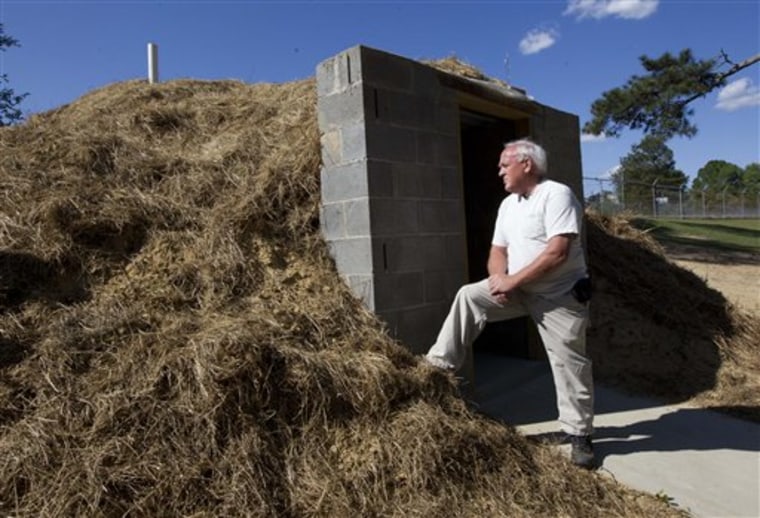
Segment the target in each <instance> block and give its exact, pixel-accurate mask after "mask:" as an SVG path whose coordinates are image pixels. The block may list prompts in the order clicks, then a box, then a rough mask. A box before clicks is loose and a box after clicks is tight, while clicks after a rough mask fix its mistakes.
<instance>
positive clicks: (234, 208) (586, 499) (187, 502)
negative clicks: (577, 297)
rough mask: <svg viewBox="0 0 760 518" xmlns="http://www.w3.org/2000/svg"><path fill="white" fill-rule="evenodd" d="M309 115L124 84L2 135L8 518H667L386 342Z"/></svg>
mask: <svg viewBox="0 0 760 518" xmlns="http://www.w3.org/2000/svg"><path fill="white" fill-rule="evenodd" d="M315 109H316V99H315V85H314V83H313V81H312V80H306V81H299V82H293V83H289V84H284V85H268V84H259V85H248V84H243V83H239V82H232V81H224V82H201V81H190V80H182V81H172V82H169V83H164V84H160V85H148V84H145V83H143V82H126V83H120V84H115V85H111V86H109V87H106V88H103V89H101V90H97V91H94V92H92V93H90V94H88V95H86V96H84V97H82V98H81V99H79V100H78V101H76V102H74V103H72V104H71V105H68V106H63V107H61V108H59V109H57V110H54V111H51V112H48V113H44V114H40V115H36V116H33V117H32V118H31V119H30V120H29V121H28V122H26V123H24V124H22V125H19V126H15V127H10V128H2V129H0V192H1V193H2V212H0V218H1V219H0V258H1V260H2V267H1V268H0V513H2V514H3V515H12V516H124V515H130V516H189V515H193V516H426V517H427V516H605V517H606V516H671V515H675V514H678V513H677V512H676V511H674V510H673V509H671V508H669V507H668V506H667V505H666V504H664V503H663V502H661V501H659V500H657V499H655V498H652V497H648V496H645V495H641V494H638V493H635V492H632V491H629V490H626V489H625V488H622V487H619V486H618V485H616V484H615V483H614V482H612V481H610V480H608V479H606V478H603V477H602V476H600V475H597V474H594V473H588V472H585V471H582V470H579V469H576V468H574V467H572V466H570V465H569V463H568V462H567V461H566V460H564V459H563V458H561V457H560V456H559V455H558V454H556V453H554V452H553V451H552V450H550V449H547V448H545V447H542V446H539V445H536V444H533V443H531V442H528V441H527V440H525V439H524V438H523V437H522V436H520V435H519V434H517V433H516V432H515V431H514V430H513V429H512V428H511V427H509V426H506V425H503V424H500V423H495V422H492V421H489V420H487V419H485V418H483V417H482V416H479V415H476V414H474V413H473V412H472V411H471V410H470V409H469V408H468V407H467V405H466V404H465V403H464V401H463V400H462V398H461V397H460V396H459V394H458V389H457V385H456V381H455V380H454V379H453V378H452V377H451V376H449V375H445V374H443V373H441V372H438V371H436V370H434V369H431V368H430V367H426V366H425V365H423V364H420V363H419V362H418V361H417V359H416V358H414V357H413V356H411V355H410V354H409V353H408V352H407V351H406V350H405V349H403V348H402V347H401V346H399V345H398V344H396V343H394V342H393V341H392V340H391V339H390V338H389V337H388V335H387V334H386V332H385V330H384V328H383V326H382V324H381V323H380V322H379V321H378V320H377V319H376V318H375V317H374V316H373V315H372V314H370V313H369V312H368V311H366V310H365V309H364V308H363V307H362V306H361V304H360V303H359V302H358V301H357V300H356V299H355V298H354V297H353V296H352V295H351V293H349V291H348V290H347V288H346V287H345V286H344V285H343V283H342V282H341V281H340V278H339V276H338V275H337V273H336V271H335V269H334V265H333V263H332V262H331V260H330V258H329V257H328V254H327V251H326V246H325V244H324V242H323V241H322V239H321V237H320V234H319V230H318V226H319V225H318V206H319V185H318V181H319V167H320V164H319V157H320V152H319V136H318V130H317V126H316V113H315ZM600 232H601V230H600ZM605 246H606V245H605ZM603 274H604V275H606V273H603V272H601V271H600V272H599V276H600V277H601V276H602V275H603ZM609 275H612V273H610V274H609ZM621 308H622V306H621ZM621 311H622V309H621ZM676 318H681V317H680V316H677V317H676ZM664 325H667V322H666V323H665V324H664ZM716 325H717V324H716Z"/></svg>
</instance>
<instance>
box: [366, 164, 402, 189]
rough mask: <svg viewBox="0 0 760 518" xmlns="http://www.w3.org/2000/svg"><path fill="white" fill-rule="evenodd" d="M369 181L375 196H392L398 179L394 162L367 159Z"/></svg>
mask: <svg viewBox="0 0 760 518" xmlns="http://www.w3.org/2000/svg"><path fill="white" fill-rule="evenodd" d="M367 182H368V184H369V192H371V193H372V197H373V198H390V197H392V196H393V193H394V185H395V182H396V179H395V177H394V175H393V164H392V163H391V162H384V161H381V160H367Z"/></svg>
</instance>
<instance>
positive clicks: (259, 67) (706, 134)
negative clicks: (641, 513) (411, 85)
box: [0, 0, 760, 194]
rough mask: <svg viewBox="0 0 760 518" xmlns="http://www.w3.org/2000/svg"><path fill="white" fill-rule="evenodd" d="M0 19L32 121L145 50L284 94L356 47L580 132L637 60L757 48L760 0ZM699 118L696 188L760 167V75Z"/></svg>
mask: <svg viewBox="0 0 760 518" xmlns="http://www.w3.org/2000/svg"><path fill="white" fill-rule="evenodd" d="M0 23H2V24H3V26H4V29H5V32H6V34H8V35H10V36H13V37H14V38H16V39H17V40H19V41H20V43H21V47H20V48H12V49H9V50H8V51H6V52H4V53H0V72H2V73H5V74H8V77H9V79H10V85H11V86H12V87H13V88H14V89H15V90H16V91H17V92H28V93H29V97H28V98H27V99H26V100H25V101H24V103H23V105H22V108H23V109H24V111H25V113H27V114H29V113H35V112H39V111H43V110H48V109H51V108H54V107H57V106H60V105H61V104H65V103H67V102H71V101H73V100H75V99H77V98H78V97H80V96H81V95H83V94H85V93H87V92H88V91H90V90H92V89H94V88H99V87H102V86H105V85H107V84H110V83H113V82H117V81H123V80H127V79H134V78H144V77H145V76H146V74H147V64H146V61H147V59H146V54H147V51H146V47H147V43H148V42H155V43H156V44H157V45H158V48H159V64H160V79H161V80H162V81H165V80H170V79H175V78H197V79H239V80H242V81H246V82H262V81H265V82H287V81H291V80H294V79H300V78H305V77H310V76H313V75H314V73H315V68H316V65H317V64H318V63H319V62H321V61H323V60H325V59H327V58H329V57H331V56H333V55H335V54H337V53H338V52H340V51H342V50H344V49H346V48H349V47H352V46H354V45H357V44H363V45H367V46H370V47H375V48H379V49H382V50H385V51H388V52H392V53H395V54H399V55H402V56H405V57H408V58H411V59H434V58H443V57H446V56H450V55H455V56H457V57H458V58H460V59H462V60H464V61H466V62H468V63H470V64H472V65H474V66H476V67H477V68H479V69H480V70H481V71H483V72H484V73H485V74H487V75H489V76H492V77H495V78H498V79H502V80H506V81H507V82H509V83H511V84H513V85H515V86H519V87H521V88H524V89H526V90H527V92H528V94H529V95H531V96H532V97H534V98H535V99H536V100H537V101H539V102H541V103H543V104H547V105H549V106H552V107H554V108H557V109H560V110H563V111H567V112H571V113H575V114H577V115H578V116H579V117H580V121H581V124H583V123H584V122H585V121H586V120H588V118H589V116H590V106H591V103H592V102H593V101H594V100H595V99H596V98H598V97H599V96H600V95H601V94H602V93H603V92H604V91H605V90H608V89H611V88H614V87H617V86H621V85H622V84H624V82H625V81H626V80H627V79H628V78H629V77H630V76H631V75H633V74H640V73H643V70H642V69H641V67H640V65H639V60H638V58H639V56H641V55H642V54H646V55H648V56H650V57H658V56H660V55H661V54H662V53H664V52H671V53H677V52H679V51H680V50H682V49H684V48H691V49H692V50H693V52H694V54H695V56H696V57H698V58H709V57H715V56H717V55H719V53H720V52H721V51H724V52H725V53H726V54H727V55H728V56H729V57H730V58H731V59H732V60H734V61H740V60H742V59H745V58H747V57H750V56H752V55H755V54H757V53H759V52H760V0H712V1H706V0H662V1H658V0H547V1H542V0H530V1H529V0H512V1H510V0H502V1H487V0H482V1H477V0H473V1H446V0H438V1H424V0H418V1H415V0H404V1H392V0H386V1H369V0H366V1H329V0H319V1H288V0H279V1H261V0H260V1H254V0H247V1H246V0H237V1H232V0H227V1H225V0H218V1H193V0H185V1H161V0H154V1H148V0H131V1H118V0H112V1H110V0H97V1H95V0H91V1H83V0H80V1H67V0H58V1H52V0H47V1H44V0H42V1H40V0H0ZM692 107H693V108H694V110H695V112H696V116H695V118H694V122H695V123H696V124H697V126H698V128H699V133H698V135H697V136H696V137H695V138H692V139H683V138H678V139H674V140H671V141H669V142H668V145H669V147H670V148H671V149H672V150H673V152H674V155H675V159H676V167H678V168H679V169H681V170H682V171H684V172H685V173H686V174H687V175H688V176H690V177H692V178H693V177H694V176H696V174H697V171H698V170H699V168H701V167H702V166H703V165H704V164H705V163H706V162H707V161H708V160H712V159H721V160H726V161H729V162H733V163H735V164H737V165H739V166H741V167H744V166H746V165H747V164H749V163H750V162H758V161H760V64H756V65H754V66H753V67H751V68H749V69H746V70H744V71H742V72H741V73H739V74H737V75H735V76H733V77H732V78H731V83H730V84H729V85H727V86H726V88H725V89H723V90H722V91H720V92H714V93H712V94H710V95H709V96H708V97H706V98H705V99H701V100H698V101H696V102H695V103H693V104H692ZM640 139H641V134H640V133H637V132H631V131H628V132H626V133H625V134H624V136H623V137H621V138H617V139H604V140H599V139H584V141H583V143H582V156H583V174H584V176H585V177H593V178H595V177H605V176H606V175H608V174H609V171H610V170H611V169H612V168H614V167H615V166H616V165H617V164H618V163H619V160H620V158H621V157H623V156H625V155H626V154H628V153H629V152H630V150H631V146H633V145H634V144H636V143H637V142H639V141H640ZM553 167H561V164H553ZM596 184H597V182H587V188H586V190H587V194H588V192H589V190H590V189H593V188H595V185H596Z"/></svg>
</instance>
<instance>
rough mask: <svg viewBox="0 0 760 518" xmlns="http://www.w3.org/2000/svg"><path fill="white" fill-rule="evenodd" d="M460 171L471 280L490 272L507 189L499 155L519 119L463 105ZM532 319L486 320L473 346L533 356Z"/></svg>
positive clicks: (475, 349)
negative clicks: (488, 264) (498, 217)
mask: <svg viewBox="0 0 760 518" xmlns="http://www.w3.org/2000/svg"><path fill="white" fill-rule="evenodd" d="M460 119H461V142H462V175H463V181H464V197H465V199H464V202H465V214H466V228H467V261H468V276H469V282H475V281H479V280H481V279H483V278H485V277H486V276H487V275H488V271H487V269H486V261H487V260H488V251H489V250H490V248H491V238H492V237H493V225H494V222H495V221H496V212H497V211H498V209H499V204H500V203H501V201H502V200H503V199H504V196H505V195H506V193H505V192H504V186H503V184H502V181H501V178H499V176H498V171H499V168H498V163H499V155H500V154H501V151H502V149H503V148H504V143H506V142H508V141H510V140H514V139H516V138H519V136H520V135H518V122H517V121H514V120H507V119H499V118H496V117H493V116H490V115H486V114H482V113H477V112H472V111H466V110H462V111H461V118H460ZM531 326H532V323H531V322H530V320H529V319H528V318H527V317H526V318H517V319H514V320H507V321H504V322H493V323H489V324H488V325H486V328H485V330H484V331H483V333H482V334H481V335H480V336H479V337H478V339H477V340H476V341H475V344H474V345H473V350H474V351H475V352H477V351H478V350H486V349H487V350H488V351H489V352H498V353H500V354H506V355H509V356H520V357H523V358H530V357H532V356H533V355H532V354H531V351H532V350H533V349H535V344H532V341H533V338H532V337H531V334H532V330H531Z"/></svg>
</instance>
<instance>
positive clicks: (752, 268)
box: [665, 245, 760, 317]
mask: <svg viewBox="0 0 760 518" xmlns="http://www.w3.org/2000/svg"><path fill="white" fill-rule="evenodd" d="M665 250H666V252H667V255H668V257H669V258H670V259H671V260H672V261H673V262H675V263H676V264H678V265H679V266H681V267H682V268H686V269H688V270H690V271H692V272H693V273H694V274H696V275H698V276H699V277H700V278H702V279H704V281H705V282H706V283H707V285H708V286H710V287H711V288H714V289H716V290H718V291H720V292H721V293H722V294H723V295H724V296H725V297H726V298H727V299H728V300H729V301H731V302H732V303H734V304H735V305H736V306H737V307H739V308H741V309H742V310H744V311H746V312H749V313H751V314H753V315H755V316H757V317H760V253H748V252H716V251H714V250H705V249H702V248H698V247H693V246H685V245H667V246H666V247H665Z"/></svg>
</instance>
